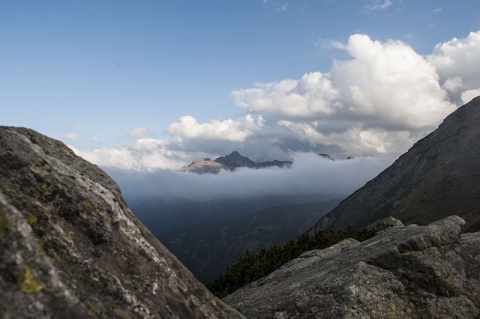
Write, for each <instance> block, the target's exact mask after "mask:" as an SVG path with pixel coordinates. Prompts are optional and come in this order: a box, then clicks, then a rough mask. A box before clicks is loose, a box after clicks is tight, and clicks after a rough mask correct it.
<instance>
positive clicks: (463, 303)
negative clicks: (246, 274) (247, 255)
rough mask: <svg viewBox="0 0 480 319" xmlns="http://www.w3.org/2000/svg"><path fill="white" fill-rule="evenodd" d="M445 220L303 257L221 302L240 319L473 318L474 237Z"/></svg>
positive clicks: (478, 278) (478, 238)
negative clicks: (237, 313)
mask: <svg viewBox="0 0 480 319" xmlns="http://www.w3.org/2000/svg"><path fill="white" fill-rule="evenodd" d="M464 223H465V222H464V221H463V220H462V219H461V218H460V217H458V216H450V217H447V218H445V219H443V220H440V221H437V222H434V223H432V224H430V225H428V226H417V225H409V226H394V227H391V228H388V229H386V230H384V231H381V232H380V233H378V234H377V235H376V236H375V237H373V238H371V239H369V240H367V241H365V242H362V243H358V242H356V241H353V240H346V241H343V242H341V243H339V244H337V245H336V246H334V247H331V248H327V249H325V250H320V251H311V252H308V253H305V254H303V255H302V256H300V257H299V258H297V259H295V260H293V261H291V262H289V263H287V264H285V265H284V266H283V267H281V268H280V269H278V270H277V271H275V272H273V273H271V274H270V275H268V276H267V277H264V278H263V279H260V280H259V281H257V282H254V283H252V284H250V285H248V286H246V287H244V288H242V289H240V290H237V291H236V292H234V293H233V294H231V295H229V296H227V297H226V298H225V299H224V300H225V301H226V302H227V303H229V304H230V305H232V306H233V307H235V308H236V309H238V310H239V311H240V312H242V313H243V314H244V315H245V317H247V318H257V319H261V318H278V319H280V318H282V319H287V318H303V319H306V318H317V319H318V318H478V316H480V308H479V307H480V273H479V272H478V269H480V258H479V256H480V233H467V234H460V228H461V226H462V225H464Z"/></svg>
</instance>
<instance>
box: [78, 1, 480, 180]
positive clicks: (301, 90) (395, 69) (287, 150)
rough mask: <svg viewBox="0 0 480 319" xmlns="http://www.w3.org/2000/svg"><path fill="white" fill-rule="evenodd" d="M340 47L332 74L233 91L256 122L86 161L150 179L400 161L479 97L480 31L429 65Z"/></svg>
mask: <svg viewBox="0 0 480 319" xmlns="http://www.w3.org/2000/svg"><path fill="white" fill-rule="evenodd" d="M376 3H377V4H384V5H387V4H388V3H387V2H386V1H385V2H376ZM331 45H332V47H335V48H336V49H338V50H342V51H343V53H344V54H348V56H349V58H346V59H343V60H335V61H333V64H332V68H331V70H330V72H326V73H322V72H311V73H306V74H304V75H303V76H301V77H300V78H299V79H285V80H280V81H276V82H272V83H261V84H256V85H255V87H253V88H247V89H240V90H236V91H233V92H232V93H231V95H232V98H233V100H234V102H235V103H236V105H237V106H239V107H240V108H241V109H243V110H246V111H247V112H249V113H251V114H246V115H244V116H243V117H240V118H236V119H227V120H212V121H209V122H206V123H199V122H198V121H197V119H196V118H194V117H192V116H188V115H187V116H183V117H181V118H180V119H179V120H178V121H177V122H175V123H172V124H171V125H170V126H169V127H168V128H167V130H166V132H167V133H168V134H170V136H171V137H172V139H171V140H170V141H168V142H165V141H161V140H156V139H147V138H144V137H145V135H146V134H147V133H148V131H147V130H146V129H144V128H138V129H136V130H133V131H132V132H130V133H129V134H127V136H129V137H130V138H131V139H132V140H133V141H135V143H134V144H132V145H131V146H130V147H126V148H118V149H113V148H111V149H97V150H93V151H89V152H82V156H84V157H86V158H87V159H89V160H91V161H93V162H94V163H97V164H99V165H102V166H108V167H119V168H125V169H132V170H149V171H151V170H157V169H164V168H169V169H178V168H180V167H181V166H183V165H186V164H188V163H190V162H191V161H193V160H198V159H202V158H204V157H210V158H215V157H216V156H221V155H225V154H229V153H230V152H232V151H234V150H237V151H239V152H240V153H241V154H243V155H246V156H248V157H250V158H252V159H253V160H255V161H265V160H273V159H281V160H285V159H289V158H290V156H291V154H292V152H309V151H314V152H322V153H324V152H325V153H330V154H331V155H333V156H336V157H337V158H342V157H346V156H365V155H378V154H383V153H390V154H393V155H399V154H401V153H403V152H405V151H406V150H407V149H408V148H409V147H411V145H412V144H413V143H414V142H415V141H416V140H418V139H419V138H421V137H423V136H425V135H426V134H428V133H429V132H431V131H432V130H434V129H435V128H436V127H437V125H438V124H439V123H440V122H441V121H442V120H443V119H444V118H445V117H446V116H447V115H448V114H449V113H451V112H452V111H454V110H455V108H456V106H459V105H460V104H461V103H462V104H463V103H466V102H468V101H469V100H470V99H471V98H473V97H475V96H476V95H480V78H479V77H478V74H480V64H478V63H477V62H478V61H480V31H479V32H472V33H470V34H469V35H468V36H467V37H466V38H463V39H456V38H455V39H452V40H450V41H447V42H445V43H441V44H438V45H437V46H436V47H435V48H434V49H433V52H432V54H430V55H428V56H422V55H420V54H418V53H416V52H415V51H414V50H413V49H412V48H411V47H410V46H409V45H408V44H406V43H404V42H401V41H394V40H388V41H375V40H372V39H371V38H370V37H369V36H367V35H361V34H354V35H352V36H350V37H349V39H348V41H347V42H346V43H340V42H333V43H332V44H331ZM452 101H453V102H454V103H456V105H455V104H454V103H452Z"/></svg>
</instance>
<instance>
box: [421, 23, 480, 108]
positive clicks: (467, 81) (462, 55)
mask: <svg viewBox="0 0 480 319" xmlns="http://www.w3.org/2000/svg"><path fill="white" fill-rule="evenodd" d="M428 61H429V62H430V63H431V64H432V65H433V66H434V67H435V69H436V70H437V72H438V75H439V77H440V79H439V81H440V83H441V84H443V86H444V87H445V89H446V90H448V92H449V94H450V96H451V97H452V99H453V100H454V101H455V102H457V103H461V102H463V98H461V96H462V94H463V93H464V92H466V91H469V90H476V89H478V88H480V77H479V76H478V75H479V74H480V64H479V63H478V61H480V31H477V32H470V34H469V35H468V36H467V37H466V38H462V39H457V38H453V39H452V40H450V41H447V42H444V43H440V44H437V45H436V46H435V48H434V49H433V52H432V54H431V55H429V56H428ZM467 95H468V93H467Z"/></svg>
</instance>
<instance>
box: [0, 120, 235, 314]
mask: <svg viewBox="0 0 480 319" xmlns="http://www.w3.org/2000/svg"><path fill="white" fill-rule="evenodd" d="M0 317H1V318H5V319H7V318H124V319H125V318H243V317H242V316H241V315H240V314H239V313H238V312H236V311H235V310H233V309H231V308H230V307H229V306H227V305H225V304H224V303H223V302H222V301H220V300H218V299H217V298H216V297H214V296H213V295H212V294H211V293H210V292H209V291H208V290H206V288H204V286H202V285H201V284H200V283H199V282H198V281H197V280H196V279H195V278H194V277H193V276H192V275H191V273H190V272H189V271H188V270H186V268H184V266H183V265H182V264H181V263H180V262H179V261H178V260H177V259H176V258H175V257H174V256H173V255H171V254H170V253H169V252H168V251H167V250H166V249H165V248H164V247H163V245H162V244H160V242H158V240H156V239H155V238H154V237H153V235H152V234H151V233H150V232H149V231H148V230H147V229H146V228H145V227H144V226H143V225H142V224H141V223H140V222H139V221H138V220H137V219H136V218H135V216H134V215H133V214H132V213H131V211H130V210H129V209H128V207H127V206H126V204H125V203H124V201H123V199H122V196H121V194H120V191H119V189H118V186H117V185H116V184H115V183H114V182H113V180H111V179H110V178H109V177H108V176H107V175H106V174H105V173H104V172H103V171H102V170H100V169H99V168H98V167H97V166H95V165H92V164H90V163H88V162H86V161H84V160H83V159H81V158H79V157H77V156H75V155H74V153H73V152H72V151H71V150H70V149H69V148H68V147H66V146H65V145H64V144H63V143H61V142H58V141H55V140H52V139H49V138H47V137H45V136H43V135H40V134H38V133H36V132H34V131H32V130H28V129H23V128H11V127H0Z"/></svg>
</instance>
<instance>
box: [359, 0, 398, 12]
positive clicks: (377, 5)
mask: <svg viewBox="0 0 480 319" xmlns="http://www.w3.org/2000/svg"><path fill="white" fill-rule="evenodd" d="M391 5H392V2H391V1H390V0H374V1H372V2H371V3H369V4H367V5H366V6H365V7H364V8H365V10H366V11H367V12H368V11H376V10H385V9H387V8H388V7H390V6H391Z"/></svg>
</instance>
